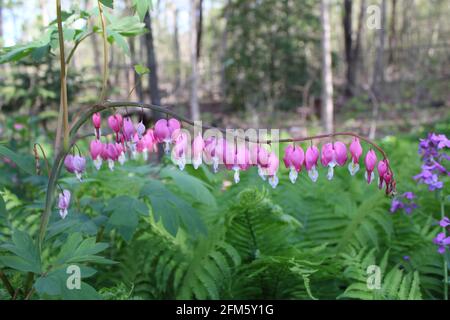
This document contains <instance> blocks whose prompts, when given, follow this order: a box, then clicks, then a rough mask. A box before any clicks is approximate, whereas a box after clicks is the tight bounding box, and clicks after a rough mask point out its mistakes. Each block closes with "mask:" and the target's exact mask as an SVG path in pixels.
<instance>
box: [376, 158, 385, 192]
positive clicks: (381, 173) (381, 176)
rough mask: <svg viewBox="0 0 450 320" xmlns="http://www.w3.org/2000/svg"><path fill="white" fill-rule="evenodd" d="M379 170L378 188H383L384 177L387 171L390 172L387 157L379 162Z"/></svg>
mask: <svg viewBox="0 0 450 320" xmlns="http://www.w3.org/2000/svg"><path fill="white" fill-rule="evenodd" d="M377 170H378V188H380V189H381V188H383V183H384V182H385V181H384V177H385V175H386V173H387V172H388V162H387V159H383V160H380V162H378V166H377Z"/></svg>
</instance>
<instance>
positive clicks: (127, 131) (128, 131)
mask: <svg viewBox="0 0 450 320" xmlns="http://www.w3.org/2000/svg"><path fill="white" fill-rule="evenodd" d="M135 132H136V129H135V128H134V125H133V121H131V118H130V117H126V118H125V119H123V130H122V133H123V137H124V139H125V141H130V140H131V139H132V138H133V136H134V134H135Z"/></svg>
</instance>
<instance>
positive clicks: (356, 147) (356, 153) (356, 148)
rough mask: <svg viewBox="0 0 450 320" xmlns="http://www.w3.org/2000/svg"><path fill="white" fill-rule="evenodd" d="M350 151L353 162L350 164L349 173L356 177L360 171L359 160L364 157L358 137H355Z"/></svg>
mask: <svg viewBox="0 0 450 320" xmlns="http://www.w3.org/2000/svg"><path fill="white" fill-rule="evenodd" d="M349 150H350V155H351V156H352V161H351V162H350V163H349V164H348V171H349V172H350V174H351V175H352V176H354V175H355V174H356V173H357V172H358V171H359V158H360V157H361V155H362V147H361V143H360V142H359V139H358V138H357V137H353V140H352V142H351V143H350V147H349Z"/></svg>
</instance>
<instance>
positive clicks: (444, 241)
mask: <svg viewBox="0 0 450 320" xmlns="http://www.w3.org/2000/svg"><path fill="white" fill-rule="evenodd" d="M433 242H434V243H435V244H437V245H438V246H439V248H438V252H439V253H440V254H444V253H445V248H446V246H448V245H449V244H450V237H446V236H445V233H444V232H441V233H439V234H438V235H437V236H436V238H434V239H433Z"/></svg>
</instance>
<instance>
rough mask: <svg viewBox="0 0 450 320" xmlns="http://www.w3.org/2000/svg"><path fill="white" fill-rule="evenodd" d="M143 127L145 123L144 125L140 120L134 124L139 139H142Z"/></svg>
mask: <svg viewBox="0 0 450 320" xmlns="http://www.w3.org/2000/svg"><path fill="white" fill-rule="evenodd" d="M145 129H146V128H145V125H144V123H143V122H142V121H141V122H139V123H138V125H137V126H136V132H137V134H138V136H139V139H142V137H143V135H144V133H145Z"/></svg>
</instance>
